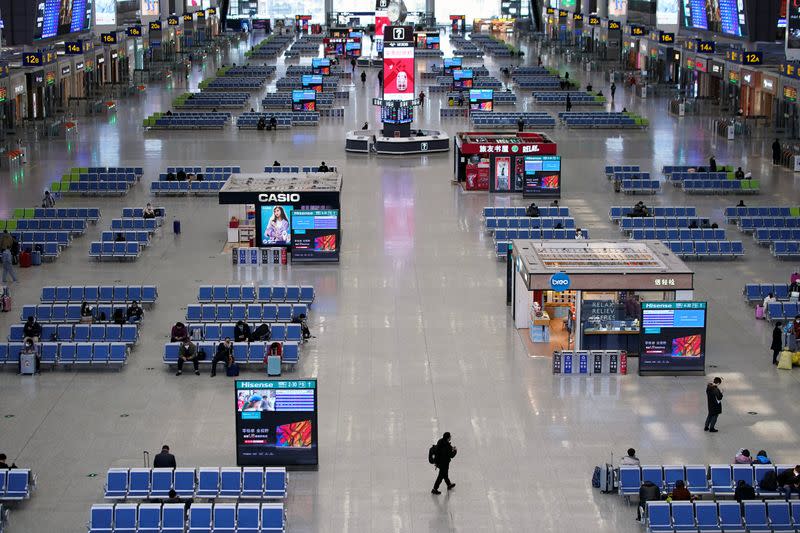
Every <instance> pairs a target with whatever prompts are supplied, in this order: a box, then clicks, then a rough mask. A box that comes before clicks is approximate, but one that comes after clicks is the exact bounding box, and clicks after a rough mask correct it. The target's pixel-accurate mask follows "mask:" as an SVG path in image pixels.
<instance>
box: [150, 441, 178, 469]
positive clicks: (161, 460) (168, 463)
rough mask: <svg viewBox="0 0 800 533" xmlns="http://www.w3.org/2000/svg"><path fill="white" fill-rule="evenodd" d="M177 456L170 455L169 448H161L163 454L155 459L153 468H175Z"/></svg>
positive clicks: (165, 446) (164, 446)
mask: <svg viewBox="0 0 800 533" xmlns="http://www.w3.org/2000/svg"><path fill="white" fill-rule="evenodd" d="M175 467H176V465H175V456H174V455H172V454H171V453H169V446H167V445H166V444H165V445H163V446H162V447H161V453H159V454H157V455H156V456H155V457H153V468H175Z"/></svg>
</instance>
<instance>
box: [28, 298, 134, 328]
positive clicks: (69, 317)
mask: <svg viewBox="0 0 800 533" xmlns="http://www.w3.org/2000/svg"><path fill="white" fill-rule="evenodd" d="M87 301H88V300H87ZM126 305H127V304H126V303H125V302H124V301H121V300H115V303H99V304H97V305H96V306H95V307H94V308H93V312H94V313H93V314H94V321H95V322H110V321H111V320H112V317H113V315H114V311H115V310H116V309H122V310H123V311H125V310H126V309H127V307H126ZM102 315H105V317H106V318H105V320H102V319H101V317H102ZM30 316H32V317H34V318H35V319H36V321H37V322H41V323H43V324H44V323H47V322H53V323H57V324H66V323H73V324H74V323H76V322H80V320H81V304H79V303H69V304H25V305H23V306H22V311H21V312H20V317H19V318H20V320H27V319H28V317H30Z"/></svg>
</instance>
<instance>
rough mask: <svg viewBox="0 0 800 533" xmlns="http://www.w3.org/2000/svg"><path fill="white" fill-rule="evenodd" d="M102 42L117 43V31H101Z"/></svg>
mask: <svg viewBox="0 0 800 533" xmlns="http://www.w3.org/2000/svg"><path fill="white" fill-rule="evenodd" d="M100 42H102V43H103V44H117V34H116V33H101V34H100Z"/></svg>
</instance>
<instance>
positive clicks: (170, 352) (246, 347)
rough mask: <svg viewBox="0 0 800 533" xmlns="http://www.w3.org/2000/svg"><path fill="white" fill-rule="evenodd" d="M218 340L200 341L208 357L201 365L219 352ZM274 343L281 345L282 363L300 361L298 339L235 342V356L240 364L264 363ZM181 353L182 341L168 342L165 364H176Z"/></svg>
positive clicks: (292, 363)
mask: <svg viewBox="0 0 800 533" xmlns="http://www.w3.org/2000/svg"><path fill="white" fill-rule="evenodd" d="M217 342H219V341H199V342H198V343H197V349H198V350H203V351H204V352H205V353H206V358H205V359H203V360H201V361H199V363H200V364H201V365H206V364H208V365H210V364H211V362H212V361H213V359H214V354H216V352H217ZM273 343H277V344H280V345H281V364H286V365H296V364H297V363H298V362H299V361H300V344H299V343H298V342H297V341H282V340H281V341H279V340H271V341H269V342H250V343H248V342H235V343H233V357H234V358H235V359H236V362H237V363H239V365H241V366H244V365H247V364H257V365H260V364H264V358H265V357H266V356H267V354H269V353H270V347H271V346H272V344H273ZM179 353H180V343H178V342H174V343H168V344H165V345H164V358H163V363H164V364H165V365H174V364H176V363H177V362H178V354H179Z"/></svg>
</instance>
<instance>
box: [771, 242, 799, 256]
mask: <svg viewBox="0 0 800 533" xmlns="http://www.w3.org/2000/svg"><path fill="white" fill-rule="evenodd" d="M770 251H771V252H772V255H774V256H775V257H777V258H778V259H783V258H787V257H798V256H800V241H773V242H772V245H771V246H770Z"/></svg>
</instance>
